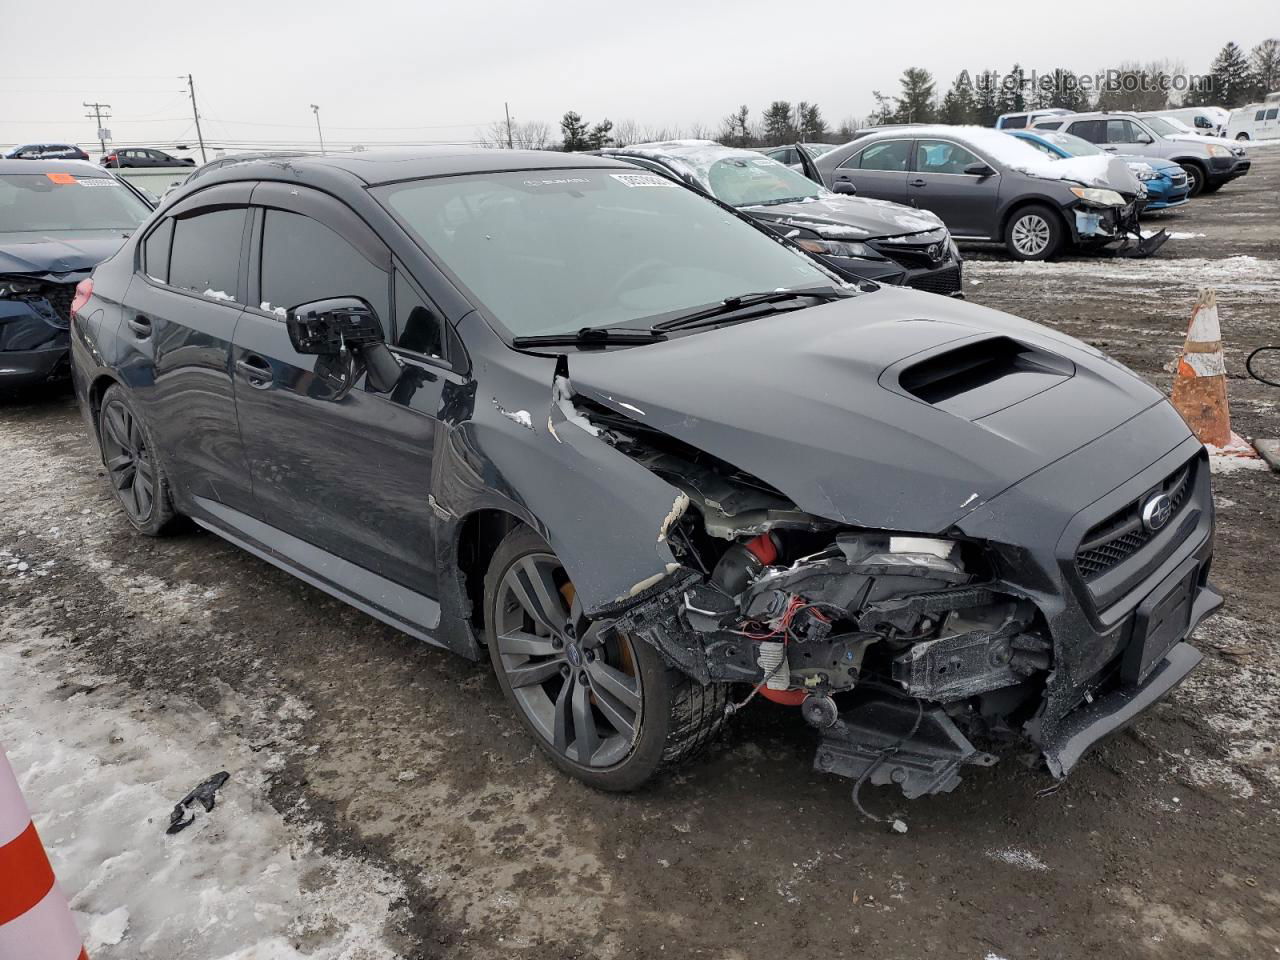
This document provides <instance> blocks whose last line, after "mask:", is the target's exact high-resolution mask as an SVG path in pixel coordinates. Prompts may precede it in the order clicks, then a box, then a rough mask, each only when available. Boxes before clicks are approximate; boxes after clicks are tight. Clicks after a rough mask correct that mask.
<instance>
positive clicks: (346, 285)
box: [261, 210, 391, 336]
mask: <svg viewBox="0 0 1280 960" xmlns="http://www.w3.org/2000/svg"><path fill="white" fill-rule="evenodd" d="M265 216H266V222H265V223H264V225H263V231H262V288H261V289H262V300H263V305H262V309H263V310H274V309H276V308H280V307H283V308H284V309H285V310H291V309H293V308H294V307H296V306H299V305H300V304H304V303H311V302H312V301H315V300H327V299H329V298H330V297H359V298H360V299H362V300H364V301H365V302H366V303H368V304H369V306H371V307H373V309H374V311H375V312H376V313H377V314H378V317H379V319H381V321H382V324H383V329H384V331H385V332H386V333H387V335H388V336H390V335H391V330H390V329H389V328H388V322H389V320H390V297H391V295H390V286H391V278H390V277H389V276H388V275H387V273H386V272H385V271H383V270H382V269H381V268H380V267H377V266H374V264H372V263H370V262H369V261H368V260H366V259H365V257H364V255H363V254H361V253H360V251H358V250H357V249H356V248H355V247H353V246H352V245H351V244H350V243H348V242H347V241H346V240H344V239H343V238H342V237H340V236H339V235H338V234H336V233H334V232H333V231H332V230H330V229H329V228H328V227H326V226H325V225H324V224H323V223H320V222H319V221H317V220H313V219H311V218H310V217H304V216H302V215H301V214H297V213H288V212H286V211H284V210H267V211H265Z"/></svg>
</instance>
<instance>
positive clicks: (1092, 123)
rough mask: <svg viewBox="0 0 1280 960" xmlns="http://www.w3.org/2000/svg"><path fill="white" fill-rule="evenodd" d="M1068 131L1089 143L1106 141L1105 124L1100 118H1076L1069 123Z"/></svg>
mask: <svg viewBox="0 0 1280 960" xmlns="http://www.w3.org/2000/svg"><path fill="white" fill-rule="evenodd" d="M1069 132H1070V133H1074V134H1075V135H1076V136H1077V137H1079V138H1080V139H1082V140H1088V141H1089V142H1090V143H1106V142H1107V130H1106V124H1105V123H1104V121H1102V120H1077V121H1076V122H1075V123H1073V124H1071V127H1070V129H1069Z"/></svg>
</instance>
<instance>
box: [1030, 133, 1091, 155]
mask: <svg viewBox="0 0 1280 960" xmlns="http://www.w3.org/2000/svg"><path fill="white" fill-rule="evenodd" d="M1036 136H1037V137H1040V138H1041V139H1042V140H1044V141H1046V142H1047V143H1052V144H1053V145H1054V146H1055V147H1057V148H1058V149H1059V150H1065V151H1066V152H1067V153H1068V154H1070V155H1071V156H1073V157H1092V156H1093V155H1095V154H1099V153H1105V152H1106V151H1105V150H1103V149H1102V148H1101V147H1096V146H1094V145H1093V144H1092V143H1090V142H1089V141H1088V140H1085V139H1084V138H1083V137H1077V136H1076V135H1075V134H1074V133H1058V132H1057V131H1054V130H1037V131H1036Z"/></svg>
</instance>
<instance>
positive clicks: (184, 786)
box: [0, 610, 405, 960]
mask: <svg viewBox="0 0 1280 960" xmlns="http://www.w3.org/2000/svg"><path fill="white" fill-rule="evenodd" d="M30 617H31V611H29V610H20V611H10V612H9V613H8V614H7V615H6V616H5V617H4V618H3V620H0V636H3V637H4V641H5V642H4V643H0V742H2V743H3V744H4V746H5V749H6V750H7V751H8V754H9V759H10V761H11V762H12V764H13V767H14V770H15V772H16V773H17V776H18V782H19V784H20V786H21V788H22V791H23V794H24V796H25V798H26V800H27V804H28V805H29V806H30V807H31V809H32V812H33V817H34V820H35V822H36V826H37V828H38V829H39V831H40V836H41V839H42V840H43V841H44V845H45V849H46V850H47V852H48V854H49V859H50V862H51V863H52V865H53V868H54V872H55V874H56V876H57V878H58V883H59V885H60V886H61V888H62V890H63V891H64V893H66V894H67V896H68V898H69V899H70V902H71V906H72V909H73V910H74V911H75V912H76V914H77V919H78V926H79V928H80V930H81V932H82V934H83V935H84V937H85V941H86V944H87V945H88V949H89V950H90V952H91V955H92V956H93V958H94V960H152V958H161V957H164V958H169V957H186V958H191V960H219V958H222V960H225V958H229V957H235V958H241V960H250V958H252V960H263V958H271V960H303V958H305V960H345V958H352V957H360V958H362V960H363V958H368V960H394V958H395V956H396V953H395V951H394V950H393V949H392V948H391V947H390V946H389V945H388V944H387V943H386V941H385V939H384V936H383V930H384V927H385V926H386V925H387V923H388V921H389V919H390V916H391V910H392V905H393V904H394V903H395V902H396V901H397V900H398V899H400V898H402V897H403V896H404V894H405V890H404V888H403V885H402V884H401V883H400V881H399V880H397V879H396V878H394V877H392V876H391V875H389V874H387V873H386V872H384V871H382V870H381V869H380V868H376V867H374V866H372V865H370V864H368V863H366V862H363V861H360V860H356V859H354V858H348V857H338V856H332V855H326V854H323V853H322V852H320V851H319V850H318V849H317V848H316V847H315V846H314V845H313V843H312V841H311V840H310V839H309V833H310V831H311V830H312V829H314V828H313V827H311V826H309V825H307V824H305V823H302V822H298V823H296V824H295V825H292V826H291V825H289V824H286V823H285V820H284V817H283V816H282V815H281V814H280V813H278V812H277V811H276V810H275V809H274V808H273V807H272V806H271V804H270V802H269V800H268V798H267V788H268V786H269V784H270V780H271V776H272V774H271V770H270V769H269V767H270V758H266V757H264V756H263V755H262V754H255V753H254V752H253V751H252V750H251V749H250V748H249V746H248V745H247V744H246V743H244V742H242V741H240V740H238V739H237V738H235V737H232V736H230V735H226V734H224V733H222V729H221V725H220V724H219V723H218V721H216V720H215V719H213V717H212V716H210V715H209V714H207V713H205V711H203V710H202V709H201V708H199V707H198V706H195V705H194V704H182V703H180V702H178V701H177V700H176V699H174V698H170V699H169V700H168V701H167V703H166V709H165V711H164V712H163V713H157V712H156V711H155V709H154V705H153V704H150V703H149V702H148V701H146V700H145V699H144V698H143V697H141V696H139V695H137V694H135V693H133V692H132V691H131V690H130V689H128V688H127V686H126V685H124V684H120V683H116V682H115V681H114V679H113V678H111V677H103V676H96V675H95V676H88V675H85V674H83V673H80V672H78V671H77V670H76V668H75V667H73V666H71V665H69V662H68V659H67V655H66V654H67V650H66V648H65V647H64V646H63V645H62V644H61V642H60V641H59V640H58V639H57V638H52V637H47V636H45V635H44V634H43V632H42V631H41V630H40V629H39V628H31V627H29V626H26V624H27V623H29V621H30ZM68 681H79V682H86V681H87V682H89V683H91V684H92V685H93V687H94V689H93V691H92V693H91V694H85V695H78V696H74V697H71V698H69V699H63V698H60V697H59V695H58V693H57V688H58V686H59V684H61V683H64V682H68ZM267 719H268V721H269V718H267ZM220 768H225V769H228V770H230V771H231V772H232V779H231V780H230V781H229V782H228V783H227V784H226V785H225V786H224V787H223V788H222V789H221V790H220V791H219V792H218V797H217V805H216V806H215V807H214V809H213V811H212V812H211V813H208V814H206V813H205V812H204V810H203V808H200V807H199V806H198V805H197V807H196V821H195V823H194V824H192V825H191V826H190V827H189V828H187V829H186V830H185V831H183V832H181V833H179V834H175V835H172V836H169V835H166V834H165V827H166V825H167V824H168V819H169V811H170V810H171V809H172V808H173V805H174V803H175V802H176V801H177V800H179V799H180V798H181V797H182V796H183V795H185V794H186V792H187V791H188V790H190V789H191V787H193V786H194V785H195V784H196V783H197V782H199V781H201V780H203V779H204V778H205V777H207V776H208V775H209V774H210V773H211V772H213V771H215V770H218V769H220ZM301 940H306V941H307V944H308V950H307V952H306V953H303V952H300V951H299V950H297V949H295V948H294V947H293V946H292V945H291V942H298V941H301Z"/></svg>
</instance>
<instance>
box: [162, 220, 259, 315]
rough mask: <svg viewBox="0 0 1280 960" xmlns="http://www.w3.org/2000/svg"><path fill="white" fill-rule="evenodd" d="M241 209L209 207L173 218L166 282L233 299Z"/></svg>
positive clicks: (237, 285) (238, 259)
mask: <svg viewBox="0 0 1280 960" xmlns="http://www.w3.org/2000/svg"><path fill="white" fill-rule="evenodd" d="M245 212H246V211H245V209H244V208H243V207H237V208H234V209H231V210H212V211H210V212H208V213H200V214H196V215H195V216H193V217H184V218H183V219H181V220H175V221H174V226H173V249H172V252H171V253H170V255H169V284H170V286H174V287H182V288H183V289H184V290H193V291H195V292H196V293H200V294H203V295H204V296H206V297H212V298H214V299H215V300H226V301H229V302H234V301H235V299H236V291H237V290H238V289H239V276H240V252H241V243H242V241H243V237H244V222H245Z"/></svg>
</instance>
